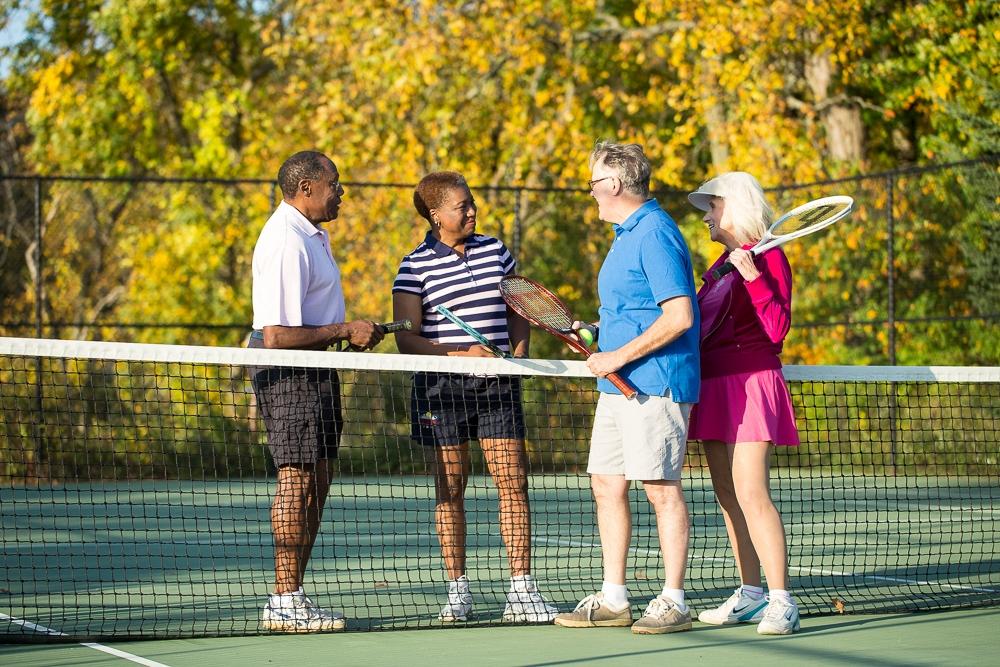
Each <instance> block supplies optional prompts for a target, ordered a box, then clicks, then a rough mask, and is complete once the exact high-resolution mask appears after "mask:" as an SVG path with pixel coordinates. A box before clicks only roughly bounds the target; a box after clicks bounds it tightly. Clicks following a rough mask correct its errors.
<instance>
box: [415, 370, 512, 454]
mask: <svg viewBox="0 0 1000 667" xmlns="http://www.w3.org/2000/svg"><path fill="white" fill-rule="evenodd" d="M524 433H525V429H524V409H523V408H522V406H521V378H519V377H515V376H508V375H504V376H496V375H493V376H487V377H477V376H474V375H457V374H453V373H416V374H415V375H414V376H413V392H412V395H411V399H410V437H412V438H413V439H414V440H416V441H417V442H419V443H420V444H421V445H423V446H424V447H440V446H442V445H457V444H460V443H463V442H466V441H468V440H482V439H484V438H495V439H506V440H523V439H524Z"/></svg>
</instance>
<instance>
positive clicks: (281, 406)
mask: <svg viewBox="0 0 1000 667" xmlns="http://www.w3.org/2000/svg"><path fill="white" fill-rule="evenodd" d="M263 346H264V343H263V341H262V340H260V339H256V338H253V337H251V339H250V344H249V345H248V347H254V348H259V347H263ZM250 381H251V384H252V385H253V391H254V394H255V395H256V396H257V408H258V409H259V410H260V414H261V417H263V419H264V426H265V427H266V428H267V444H268V447H269V449H270V450H271V458H273V459H274V465H276V466H278V467H279V468H280V467H281V466H287V465H291V466H301V465H311V464H315V463H316V462H317V461H321V460H323V459H335V458H337V448H338V447H339V446H340V436H341V434H342V433H343V432H344V417H343V411H342V409H341V402H340V378H339V377H338V376H337V371H335V370H333V369H332V368H280V367H268V368H259V367H258V368H250Z"/></svg>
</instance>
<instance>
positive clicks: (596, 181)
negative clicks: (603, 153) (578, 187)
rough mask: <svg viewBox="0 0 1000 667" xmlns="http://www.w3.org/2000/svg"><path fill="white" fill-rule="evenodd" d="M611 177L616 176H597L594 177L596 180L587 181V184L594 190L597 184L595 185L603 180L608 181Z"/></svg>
mask: <svg viewBox="0 0 1000 667" xmlns="http://www.w3.org/2000/svg"><path fill="white" fill-rule="evenodd" d="M609 178H614V176H605V177H604V178H595V179H594V180H592V181H587V185H589V186H590V189H591V190H593V189H594V186H595V185H597V184H598V183H600V182H601V181H606V180H608V179H609Z"/></svg>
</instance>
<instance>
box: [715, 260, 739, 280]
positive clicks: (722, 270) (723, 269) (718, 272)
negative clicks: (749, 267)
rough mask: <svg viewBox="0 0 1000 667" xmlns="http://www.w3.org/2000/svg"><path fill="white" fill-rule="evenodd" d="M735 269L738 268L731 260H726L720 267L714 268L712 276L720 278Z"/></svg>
mask: <svg viewBox="0 0 1000 667" xmlns="http://www.w3.org/2000/svg"><path fill="white" fill-rule="evenodd" d="M735 270H736V267H735V266H733V265H732V264H730V263H729V262H725V263H723V265H722V266H720V267H719V268H717V269H712V277H713V278H715V279H716V280H718V279H719V278H721V277H722V276H724V275H726V274H728V273H732V272H733V271H735Z"/></svg>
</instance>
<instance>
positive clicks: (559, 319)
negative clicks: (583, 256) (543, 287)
mask: <svg viewBox="0 0 1000 667" xmlns="http://www.w3.org/2000/svg"><path fill="white" fill-rule="evenodd" d="M504 295H505V296H506V297H507V299H508V301H510V302H511V305H516V306H517V310H519V311H520V312H521V313H522V314H523V315H524V316H525V317H528V318H530V319H534V320H537V321H538V322H541V323H542V324H544V325H545V326H547V327H550V328H552V329H556V330H559V331H562V330H566V329H569V328H571V326H572V324H573V319H572V318H571V317H570V315H569V313H568V312H566V310H565V308H563V305H562V304H561V303H559V302H558V301H555V300H554V299H553V298H552V297H551V296H549V295H548V294H546V293H544V292H542V291H539V290H538V289H537V288H535V287H534V286H533V285H529V284H524V283H519V282H516V281H507V282H505V283H504Z"/></svg>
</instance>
